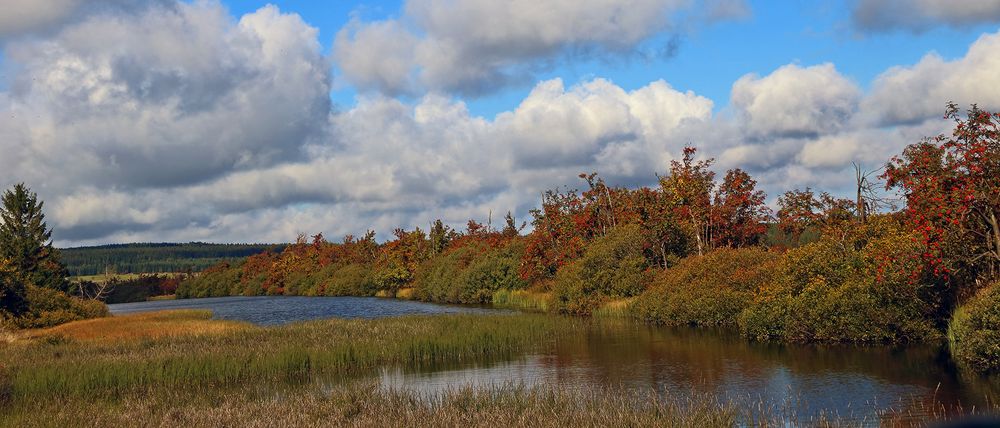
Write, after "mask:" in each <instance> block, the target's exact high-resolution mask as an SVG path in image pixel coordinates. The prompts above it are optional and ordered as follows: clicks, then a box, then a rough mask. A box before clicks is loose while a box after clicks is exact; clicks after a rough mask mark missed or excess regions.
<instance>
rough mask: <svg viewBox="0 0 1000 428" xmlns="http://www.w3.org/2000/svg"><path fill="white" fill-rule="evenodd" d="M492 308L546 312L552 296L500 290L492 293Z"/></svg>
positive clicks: (549, 306) (532, 292) (525, 291)
mask: <svg viewBox="0 0 1000 428" xmlns="http://www.w3.org/2000/svg"><path fill="white" fill-rule="evenodd" d="M492 302H493V306H494V307H497V308H502V309H517V310H522V311H528V312H548V311H549V309H550V308H551V302H552V294H551V293H539V292H534V291H529V290H507V289H501V290H497V291H495V292H494V293H493V299H492Z"/></svg>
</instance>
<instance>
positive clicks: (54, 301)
mask: <svg viewBox="0 0 1000 428" xmlns="http://www.w3.org/2000/svg"><path fill="white" fill-rule="evenodd" d="M26 297H27V301H28V310H27V311H26V312H24V313H23V314H22V315H21V316H19V317H17V318H14V319H13V322H14V325H16V326H17V327H19V328H44V327H52V326H55V325H59V324H64V323H67V322H70V321H77V320H82V319H88V318H99V317H106V316H108V314H109V313H108V307H107V306H106V305H105V304H104V303H101V302H98V301H94V300H83V299H78V298H76V297H70V296H69V295H67V294H66V293H63V292H61V291H56V290H53V289H50V288H41V287H35V286H30V285H29V286H28V287H27V295H26Z"/></svg>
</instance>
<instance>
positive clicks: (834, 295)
mask: <svg viewBox="0 0 1000 428" xmlns="http://www.w3.org/2000/svg"><path fill="white" fill-rule="evenodd" d="M919 254H920V250H919V246H918V244H917V243H916V241H915V240H914V239H913V237H912V236H911V235H910V234H909V233H908V232H906V231H904V229H903V228H902V227H900V225H899V223H898V222H897V221H896V220H894V219H892V218H889V217H885V216H883V217H874V218H872V219H871V220H870V221H869V222H868V223H866V224H863V225H860V224H849V225H846V226H845V229H844V230H831V231H828V233H827V234H826V235H824V237H823V238H821V239H820V240H819V241H818V242H814V243H811V244H807V245H805V246H802V247H799V248H796V249H793V250H791V251H788V252H787V253H785V255H784V256H783V257H782V258H781V261H780V263H779V264H778V266H777V269H776V271H777V272H776V274H775V276H774V279H773V280H772V281H769V282H768V283H767V284H766V285H765V286H764V287H762V288H761V289H760V290H759V291H758V293H757V294H756V295H755V296H754V299H753V301H752V303H751V304H750V306H749V307H748V308H747V309H746V310H744V311H743V313H741V314H740V316H739V319H738V322H739V326H740V329H741V330H742V332H743V333H744V334H745V335H747V336H749V337H751V338H755V339H783V340H786V341H791V342H868V343H878V342H912V341H921V340H926V339H928V338H931V337H934V336H937V335H938V331H937V330H936V329H935V319H934V314H936V313H938V311H939V308H938V307H937V305H938V303H937V300H936V299H935V295H934V294H933V290H936V289H937V287H933V286H928V283H927V276H926V275H924V274H923V273H922V272H923V264H922V263H921V261H920V257H919Z"/></svg>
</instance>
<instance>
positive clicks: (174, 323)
mask: <svg viewBox="0 0 1000 428" xmlns="http://www.w3.org/2000/svg"><path fill="white" fill-rule="evenodd" d="M211 318H212V312H211V311H208V310H191V309H186V310H175V311H160V312H146V313H139V314H130V315H121V316H114V317H106V318H94V319H88V320H82V321H73V322H70V323H66V324H62V325H58V326H55V327H51V328H45V329H34V330H24V331H20V332H18V333H17V341H29V342H30V341H33V340H48V341H51V340H55V339H54V338H59V340H70V341H108V342H111V341H123V340H124V341H127V340H149V339H156V338H162V337H168V336H202V335H211V334H215V335H218V334H222V333H228V332H233V331H237V330H246V329H249V328H252V327H251V326H250V324H247V323H240V322H234V321H219V320H212V319H211Z"/></svg>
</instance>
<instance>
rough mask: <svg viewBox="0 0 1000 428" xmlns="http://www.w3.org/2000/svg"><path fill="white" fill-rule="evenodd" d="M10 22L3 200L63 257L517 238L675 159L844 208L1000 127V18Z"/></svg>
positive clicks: (51, 0)
mask: <svg viewBox="0 0 1000 428" xmlns="http://www.w3.org/2000/svg"><path fill="white" fill-rule="evenodd" d="M4 12H5V13H4V14H2V15H0V69H2V70H3V72H2V73H0V153H2V156H0V186H2V187H8V186H10V185H12V184H13V183H17V182H22V181H23V182H26V183H27V184H28V185H29V186H30V187H31V188H32V189H34V190H36V191H37V192H38V193H39V195H40V197H42V198H43V199H44V200H45V201H46V208H47V215H48V217H47V218H48V220H49V222H50V224H51V225H52V226H53V227H54V228H55V234H54V237H55V240H56V243H57V244H59V245H84V244H99V243H109V242H149V241H157V242H159V241H195V240H197V241H218V242H248V241H255V242H268V241H269V242H279V241H289V240H291V239H294V238H295V236H296V235H297V234H298V233H309V234H314V233H316V232H323V233H324V234H325V235H326V236H330V237H333V236H338V235H344V234H349V233H350V234H355V235H358V234H361V233H364V231H365V230H368V229H374V230H376V231H377V232H379V234H380V235H379V236H381V237H386V236H388V232H389V231H391V230H392V229H394V228H396V227H405V228H412V227H417V226H426V225H428V224H429V223H430V222H432V221H433V220H434V219H437V218H440V219H442V220H444V221H445V222H447V223H449V224H451V225H455V226H461V225H462V224H464V223H465V222H466V221H467V220H468V219H470V218H471V219H478V220H480V221H483V220H485V219H486V217H487V216H489V215H490V213H493V214H495V216H496V217H499V214H500V213H504V212H506V211H508V210H509V211H511V212H513V213H514V214H515V215H516V216H517V217H518V218H521V219H525V218H526V217H527V216H528V212H529V210H530V209H531V208H533V207H535V206H537V205H538V202H539V194H541V193H542V192H544V191H545V190H547V189H552V188H555V187H560V186H568V187H571V188H572V187H579V186H580V185H581V184H582V183H581V182H580V180H579V179H578V177H577V176H578V174H580V173H582V172H592V171H597V172H599V173H600V174H601V175H602V176H603V177H605V178H606V179H607V180H608V181H609V182H610V183H612V184H614V185H623V186H640V185H655V182H656V174H662V173H663V172H664V171H665V169H666V167H667V165H669V163H670V161H671V160H673V159H676V158H677V157H678V156H679V155H680V153H681V151H682V150H683V148H684V147H685V146H687V145H694V146H696V147H697V148H698V149H699V156H700V157H702V158H704V159H708V158H713V159H715V166H714V168H715V170H716V172H717V173H718V174H720V175H721V174H724V173H725V171H726V170H727V169H731V168H742V169H744V170H746V171H748V172H749V173H751V174H752V175H753V177H754V178H755V179H756V180H757V183H758V187H759V188H760V189H761V190H764V191H765V192H766V193H767V195H768V202H769V203H771V204H773V203H774V201H775V199H776V198H777V196H778V195H780V194H781V193H782V192H784V191H787V190H791V189H794V188H805V187H810V188H813V189H817V190H821V191H829V192H831V193H833V194H836V195H849V194H850V192H851V186H852V180H853V178H852V177H853V172H852V169H851V168H852V166H851V165H852V164H853V163H860V164H862V165H864V166H865V167H867V168H871V169H877V168H878V167H879V166H880V165H882V164H883V163H884V162H885V161H886V160H887V159H888V158H890V157H891V156H893V155H895V154H898V153H899V152H900V151H901V150H902V149H903V147H905V146H906V145H907V144H911V143H913V142H916V141H920V140H921V139H922V138H924V137H928V136H933V135H937V134H939V133H942V132H946V131H948V129H949V126H950V125H949V123H948V122H947V121H944V120H942V118H941V114H942V112H943V109H944V106H945V103H946V102H948V101H955V102H957V103H959V104H961V105H966V106H967V105H970V104H972V103H977V104H979V105H980V106H982V107H985V108H987V109H994V110H1000V2H998V1H996V0H850V1H821V0H816V1H794V2H772V1H767V2H765V1H747V0H704V1H694V0H616V1H613V0H509V1H496V0H401V1H387V2H377V1H356V2H355V1H327V2H314V1H299V0H295V1H276V2H258V1H235V0H231V1H226V0H193V1H188V0H36V1H32V2H17V3H14V4H12V5H10V6H9V7H6V9H5V11H4Z"/></svg>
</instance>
